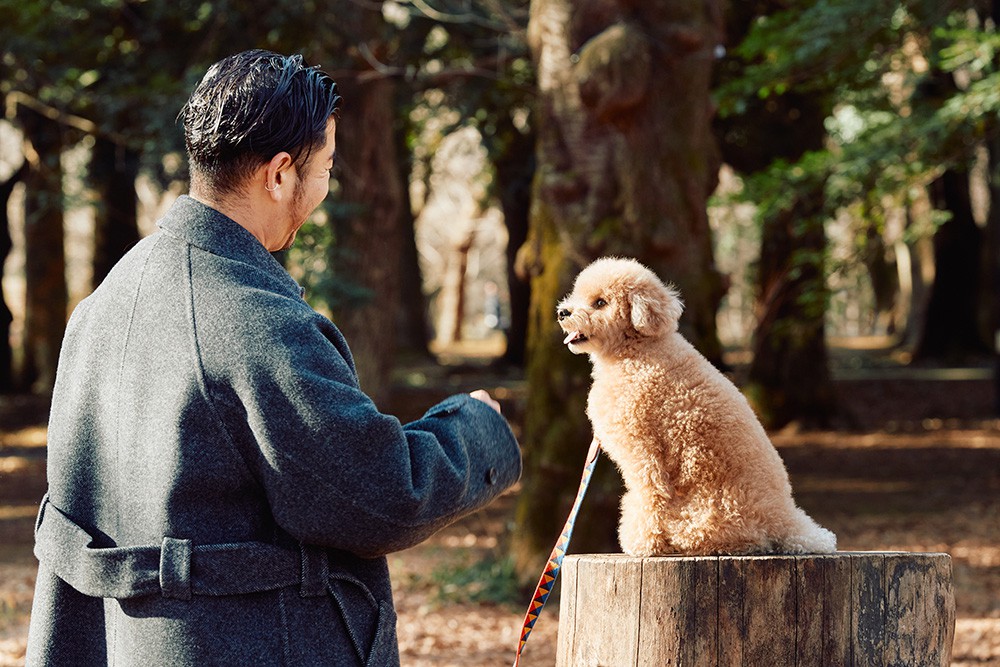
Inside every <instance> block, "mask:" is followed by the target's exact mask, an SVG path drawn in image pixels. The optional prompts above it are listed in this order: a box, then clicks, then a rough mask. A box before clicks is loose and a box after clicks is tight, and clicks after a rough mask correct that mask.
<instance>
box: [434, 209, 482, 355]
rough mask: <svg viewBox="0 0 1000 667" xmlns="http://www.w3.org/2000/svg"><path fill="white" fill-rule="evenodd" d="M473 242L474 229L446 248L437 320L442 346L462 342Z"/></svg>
mask: <svg viewBox="0 0 1000 667" xmlns="http://www.w3.org/2000/svg"><path fill="white" fill-rule="evenodd" d="M473 241H475V228H474V227H473V228H470V229H469V231H468V232H467V234H466V236H465V238H462V239H457V240H456V241H455V242H454V243H453V244H452V245H451V247H450V248H448V262H447V264H446V266H445V270H444V279H443V280H442V283H441V296H440V302H441V316H440V319H439V320H438V340H439V341H440V342H442V343H444V344H450V343H456V342H458V341H460V340H462V324H463V323H464V322H465V274H466V272H467V270H468V266H469V251H470V250H472V243H473Z"/></svg>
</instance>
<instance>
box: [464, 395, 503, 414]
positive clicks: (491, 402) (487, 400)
mask: <svg viewBox="0 0 1000 667" xmlns="http://www.w3.org/2000/svg"><path fill="white" fill-rule="evenodd" d="M469 396H471V397H472V398H474V399H476V400H477V401H482V402H483V403H485V404H486V405H488V406H490V407H491V408H493V409H494V410H496V411H497V414H498V415H502V414H503V412H501V411H500V404H499V403H497V402H496V401H495V400H493V397H492V396H490V393H489V392H488V391H486V390H485V389H477V390H475V391H474V392H472V393H471V394H469Z"/></svg>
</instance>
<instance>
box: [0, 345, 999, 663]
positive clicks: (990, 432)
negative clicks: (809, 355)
mask: <svg viewBox="0 0 1000 667" xmlns="http://www.w3.org/2000/svg"><path fill="white" fill-rule="evenodd" d="M832 350H833V367H834V371H835V377H836V378H837V380H836V389H837V395H838V399H839V401H840V407H841V417H840V418H839V420H838V422H837V425H836V427H834V428H830V429H826V430H804V429H798V428H796V427H795V426H792V427H789V428H786V429H783V430H782V431H779V432H776V433H773V434H772V438H773V440H774V442H775V444H776V446H777V447H778V449H779V451H780V453H781V455H782V457H783V458H784V460H785V463H786V465H787V467H788V470H789V473H790V474H791V478H792V485H793V487H794V489H795V494H796V500H797V501H798V502H799V504H800V505H802V506H803V507H804V508H805V509H806V510H807V511H808V512H809V513H810V514H812V515H813V516H814V517H815V518H816V519H817V520H818V521H819V522H820V523H822V524H823V525H825V526H827V527H829V528H830V529H832V530H833V531H834V532H836V533H837V535H838V537H839V545H838V546H839V548H840V549H842V550H859V551H861V550H864V551H868V550H885V551H897V550H898V551H933V552H947V553H950V554H951V556H952V558H953V564H954V583H955V595H956V605H957V616H958V620H957V624H956V638H955V644H954V650H953V658H954V659H953V663H952V664H953V665H955V666H961V667H973V666H975V667H982V666H984V665H992V666H995V667H1000V419H997V418H996V417H995V412H994V410H995V401H996V395H995V389H994V385H993V382H992V380H991V378H990V375H989V369H988V368H987V367H986V366H985V365H979V366H973V367H968V368H961V369H956V368H937V367H926V366H925V367H918V366H905V365H903V364H902V363H901V362H900V358H899V355H897V354H895V353H894V352H893V351H892V350H891V349H890V348H888V347H886V346H885V345H884V341H880V340H852V341H850V342H849V343H848V342H846V341H840V342H839V343H838V344H834V345H833V347H832ZM459 352H460V353H462V354H461V356H458V357H456V356H453V355H447V354H446V355H444V357H442V360H443V361H444V362H445V363H444V365H438V366H434V365H427V364H413V365H411V366H408V367H407V368H405V369H403V370H402V371H401V372H400V374H399V383H398V387H399V388H398V390H397V391H396V392H395V394H394V400H393V401H392V403H391V405H389V406H387V409H388V410H389V411H392V412H393V413H394V414H398V415H399V416H400V417H401V418H403V419H404V420H405V419H408V418H412V417H413V416H416V415H418V414H419V413H420V412H421V411H422V410H423V409H425V408H426V407H428V406H429V405H430V404H431V403H432V402H434V401H435V400H436V399H437V398H438V397H440V396H442V395H445V394H447V393H451V392H455V391H466V390H469V389H473V388H478V387H480V386H482V387H486V388H490V389H493V390H494V393H495V395H497V396H499V397H500V398H501V400H502V401H503V403H504V406H505V411H506V414H508V416H509V417H510V419H511V420H512V422H513V423H514V424H515V427H516V426H517V423H518V420H519V416H520V414H521V406H522V405H523V400H524V394H525V387H524V385H523V382H521V380H520V379H519V378H518V376H517V375H516V374H510V373H502V372H497V371H496V370H495V369H493V368H492V367H491V366H489V365H487V364H485V363H483V362H482V361H481V359H480V360H479V363H477V362H476V357H477V355H479V356H480V357H481V356H482V355H483V354H484V353H485V352H488V350H486V351H484V350H483V349H481V348H476V349H471V348H468V349H465V350H459ZM732 359H733V361H734V363H735V365H736V366H737V367H738V365H739V361H740V359H739V357H738V356H734V357H733V358H732ZM45 412H46V406H45V405H44V404H43V403H41V402H40V401H38V400H37V399H30V398H24V397H5V398H0V667H5V666H15V665H22V664H23V663H24V645H25V636H26V633H27V624H28V616H29V611H30V606H31V596H32V590H33V587H34V578H35V568H36V563H35V561H34V559H33V557H32V555H31V540H32V524H33V520H34V515H35V511H36V508H37V503H38V500H39V498H40V497H41V495H42V493H43V492H44V488H45V481H44V467H45V462H44V455H45V428H44V419H45ZM582 447H585V444H581V448H582ZM581 455H582V449H581ZM516 494H517V488H516V487H515V489H513V490H512V491H511V492H510V493H508V494H506V495H505V496H503V497H502V498H501V499H499V500H498V501H497V502H495V503H494V504H493V505H491V506H490V507H489V508H487V509H486V510H483V511H482V512H479V513H477V514H474V515H472V516H470V517H467V518H465V519H463V520H462V521H460V522H458V523H456V524H454V525H452V526H450V527H449V528H447V529H445V530H443V531H441V532H440V533H438V534H437V535H435V536H434V537H432V538H431V539H430V540H428V541H427V542H425V543H424V544H422V545H420V546H418V547H414V548H412V549H409V550H407V551H404V552H400V553H398V554H393V555H391V556H390V558H389V563H390V568H391V570H392V572H393V578H394V588H395V595H396V605H397V611H398V612H399V624H398V631H399V641H400V650H401V655H402V662H403V665H405V666H407V667H432V666H433V667H444V666H454V667H474V666H475V667H479V666H486V665H490V666H492V665H504V664H510V663H511V661H512V659H513V649H514V647H515V646H516V644H517V637H518V632H519V629H520V623H521V619H522V616H523V613H524V606H525V605H526V603H527V595H525V594H524V593H523V592H519V591H517V590H516V588H515V587H514V586H513V583H512V573H511V571H510V567H509V561H508V560H506V559H505V558H504V557H503V544H504V539H505V535H506V532H507V531H508V530H509V527H510V521H511V517H512V510H513V506H514V501H515V499H516ZM585 515H586V506H585V507H584V509H583V512H582V514H581V520H586V516H585ZM553 537H555V536H553ZM571 551H572V547H571ZM542 565H543V563H539V570H541V567H542ZM531 576H532V577H535V576H537V575H535V574H532V575H531ZM553 599H554V600H555V598H553ZM556 603H557V601H556ZM556 603H553V604H550V608H546V609H545V612H544V613H543V614H542V616H541V618H540V620H539V621H538V624H537V625H536V626H535V630H534V632H533V633H532V636H531V640H530V641H529V643H528V645H527V647H526V649H525V653H524V659H523V660H522V664H523V665H524V666H525V667H545V666H551V665H552V664H554V661H555V641H556V634H557V631H558V615H559V612H558V606H557V604H556Z"/></svg>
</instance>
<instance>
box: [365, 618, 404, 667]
mask: <svg viewBox="0 0 1000 667" xmlns="http://www.w3.org/2000/svg"><path fill="white" fill-rule="evenodd" d="M398 664H399V646H398V644H397V641H396V610H395V609H393V608H392V605H391V604H389V603H387V602H379V604H378V626H377V627H376V628H375V639H374V641H373V642H372V650H371V653H369V655H368V662H366V663H365V667H390V666H394V665H398Z"/></svg>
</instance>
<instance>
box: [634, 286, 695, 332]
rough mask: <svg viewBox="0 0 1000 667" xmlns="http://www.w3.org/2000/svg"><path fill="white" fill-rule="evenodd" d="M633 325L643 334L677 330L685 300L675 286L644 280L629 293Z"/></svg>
mask: <svg viewBox="0 0 1000 667" xmlns="http://www.w3.org/2000/svg"><path fill="white" fill-rule="evenodd" d="M628 300H629V308H630V311H631V313H630V315H631V319H632V327H633V328H634V329H635V330H636V331H637V332H639V333H640V334H642V335H643V336H653V335H655V334H657V333H659V332H660V331H661V330H663V329H666V330H667V331H677V321H678V320H679V319H680V318H681V313H682V312H683V310H684V302H683V301H681V297H680V294H679V293H678V292H677V290H676V289H674V288H673V287H668V286H665V285H658V284H652V283H647V282H643V283H641V284H639V285H637V286H636V288H635V289H634V290H632V291H631V292H629V295H628Z"/></svg>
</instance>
